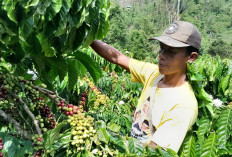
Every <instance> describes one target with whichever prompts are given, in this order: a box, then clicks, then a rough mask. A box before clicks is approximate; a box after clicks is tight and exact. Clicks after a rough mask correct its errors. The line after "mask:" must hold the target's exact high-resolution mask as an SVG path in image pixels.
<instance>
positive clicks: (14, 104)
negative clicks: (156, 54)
mask: <svg viewBox="0 0 232 157" xmlns="http://www.w3.org/2000/svg"><path fill="white" fill-rule="evenodd" d="M110 4H111V2H110V0H65V1H63V0H47V1H44V0H29V1H25V0H17V1H13V0H0V57H1V60H0V117H1V118H0V157H22V156H34V157H50V156H55V157H63V156H67V157H76V156H88V157H92V156H94V157H95V156H104V157H106V156H118V157H121V156H123V157H124V156H164V157H166V156H174V157H176V156H181V157H184V156H197V157H209V156H212V157H214V156H222V157H229V156H232V134H231V128H232V125H231V124H232V113H231V110H232V102H231V101H232V77H231V73H232V61H231V60H229V59H221V58H220V57H211V56H209V55H202V56H201V57H199V59H198V60H197V61H196V62H194V63H193V64H192V65H188V72H187V75H188V79H189V81H190V82H191V84H192V87H193V90H194V92H195V94H196V97H197V99H198V103H199V115H198V119H197V121H196V124H195V125H194V126H193V127H192V130H191V131H189V132H188V133H187V135H186V138H185V139H184V141H183V144H182V146H181V148H180V150H179V152H177V153H176V152H174V151H172V150H170V149H165V150H164V149H163V148H160V147H158V148H157V149H156V150H151V149H150V148H148V147H145V148H144V147H143V146H142V145H141V143H140V142H139V141H138V140H136V139H134V138H132V137H130V129H131V125H132V121H133V119H132V117H133V113H134V110H135V108H136V104H137V102H138V98H139V96H140V94H141V91H142V85H140V84H137V83H131V82H130V76H129V74H127V73H125V71H123V69H122V68H120V67H119V66H117V65H113V64H111V63H109V62H107V61H105V60H104V59H102V58H101V57H99V56H98V55H96V54H95V53H94V52H92V51H91V50H90V49H89V48H88V46H89V45H90V44H91V43H92V41H93V40H95V39H102V38H103V37H104V36H105V35H106V33H107V30H108V27H109V20H108V16H109V9H110ZM151 61H153V62H154V63H156V61H155V60H152V59H151ZM28 70H30V71H33V73H34V74H35V76H36V77H35V78H34V77H33V78H32V75H30V74H27V72H28ZM97 80H98V81H97Z"/></svg>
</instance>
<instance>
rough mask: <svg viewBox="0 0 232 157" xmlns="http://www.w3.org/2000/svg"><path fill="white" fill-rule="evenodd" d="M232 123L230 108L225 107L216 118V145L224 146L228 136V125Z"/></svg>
mask: <svg viewBox="0 0 232 157" xmlns="http://www.w3.org/2000/svg"><path fill="white" fill-rule="evenodd" d="M231 124H232V113H231V110H229V109H226V110H225V111H223V112H222V113H221V115H220V117H219V119H218V123H217V128H218V129H217V134H218V142H217V144H218V146H219V147H225V144H226V143H227V139H228V138H229V137H230V126H231Z"/></svg>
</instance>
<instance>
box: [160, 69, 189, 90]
mask: <svg viewBox="0 0 232 157" xmlns="http://www.w3.org/2000/svg"><path fill="white" fill-rule="evenodd" d="M186 81H187V77H186V74H185V73H179V74H171V75H164V78H163V79H162V80H161V81H160V82H159V84H158V87H159V88H169V87H179V86H181V85H182V84H184V83H185V82H186Z"/></svg>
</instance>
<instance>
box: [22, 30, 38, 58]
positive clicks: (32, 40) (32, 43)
mask: <svg viewBox="0 0 232 157" xmlns="http://www.w3.org/2000/svg"><path fill="white" fill-rule="evenodd" d="M24 48H25V52H26V53H27V54H30V55H33V56H34V55H37V56H36V57H35V58H37V57H39V56H38V55H41V54H42V47H41V45H40V42H39V39H38V38H37V36H36V35H34V34H32V35H31V36H30V37H28V38H27V42H26V43H24ZM40 57H41V56H40Z"/></svg>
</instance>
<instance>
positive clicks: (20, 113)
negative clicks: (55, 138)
mask: <svg viewBox="0 0 232 157" xmlns="http://www.w3.org/2000/svg"><path fill="white" fill-rule="evenodd" d="M17 109H18V112H19V115H20V116H21V118H22V119H23V120H24V121H25V123H26V124H27V125H28V127H30V129H31V131H32V132H33V129H32V127H31V125H30V124H29V123H28V122H27V120H26V119H25V118H24V117H23V115H22V112H21V111H20V109H19V108H18V107H17Z"/></svg>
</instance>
